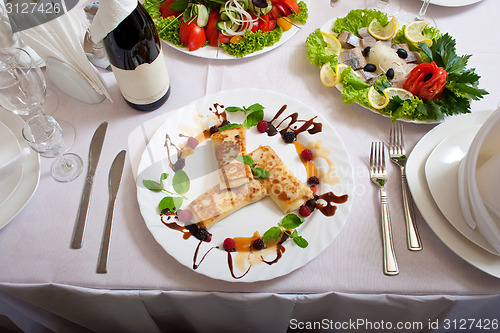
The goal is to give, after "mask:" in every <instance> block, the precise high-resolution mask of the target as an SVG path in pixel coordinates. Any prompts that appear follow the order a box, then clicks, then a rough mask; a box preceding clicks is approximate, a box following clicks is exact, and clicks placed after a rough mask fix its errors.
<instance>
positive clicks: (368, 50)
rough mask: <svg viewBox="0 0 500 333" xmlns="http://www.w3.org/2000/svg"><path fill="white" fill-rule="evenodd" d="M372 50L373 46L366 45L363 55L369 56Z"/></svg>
mask: <svg viewBox="0 0 500 333" xmlns="http://www.w3.org/2000/svg"><path fill="white" fill-rule="evenodd" d="M370 50H371V47H369V46H367V47H365V49H364V50H363V55H364V56H365V57H368V55H369V54H370Z"/></svg>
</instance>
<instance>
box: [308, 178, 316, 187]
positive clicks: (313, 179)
mask: <svg viewBox="0 0 500 333" xmlns="http://www.w3.org/2000/svg"><path fill="white" fill-rule="evenodd" d="M307 185H309V186H316V185H319V178H318V177H316V176H312V177H309V179H308V180H307Z"/></svg>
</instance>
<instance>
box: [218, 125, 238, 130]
mask: <svg viewBox="0 0 500 333" xmlns="http://www.w3.org/2000/svg"><path fill="white" fill-rule="evenodd" d="M241 126H243V125H241V124H228V125H225V126H221V127H219V131H224V130H228V129H231V128H238V127H241Z"/></svg>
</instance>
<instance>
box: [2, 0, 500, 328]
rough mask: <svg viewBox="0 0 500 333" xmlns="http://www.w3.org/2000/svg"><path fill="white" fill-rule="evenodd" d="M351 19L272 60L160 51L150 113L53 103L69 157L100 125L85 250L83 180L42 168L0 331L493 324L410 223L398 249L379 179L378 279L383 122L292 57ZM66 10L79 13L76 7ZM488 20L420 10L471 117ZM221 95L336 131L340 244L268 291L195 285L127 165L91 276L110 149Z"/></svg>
mask: <svg viewBox="0 0 500 333" xmlns="http://www.w3.org/2000/svg"><path fill="white" fill-rule="evenodd" d="M401 3H402V9H406V10H413V11H417V10H418V8H419V7H420V2H419V1H416V0H415V1H410V0H406V1H403V0H401ZM362 6H363V1H354V0H353V1H341V4H340V5H339V6H338V7H336V8H331V7H330V6H329V4H328V1H327V0H312V1H311V4H310V6H309V8H310V11H309V15H310V17H309V20H308V23H307V24H306V25H305V26H304V27H303V28H302V29H301V30H300V31H299V32H298V33H297V34H296V35H295V36H294V37H293V38H292V39H291V40H289V41H288V42H287V43H286V44H284V45H283V46H281V47H279V48H277V49H275V50H273V51H272V52H269V53H266V54H263V55H260V56H257V57H251V58H247V59H243V60H207V59H201V58H197V57H192V56H187V55H185V54H184V53H181V52H179V51H177V50H174V49H172V48H170V47H167V46H165V47H164V55H165V58H166V61H167V67H168V71H169V74H170V77H171V82H172V88H171V89H172V90H171V96H170V98H169V100H168V101H167V103H166V104H165V105H164V106H163V107H161V108H160V109H159V110H157V111H154V112H150V113H143V112H138V111H135V110H133V109H131V108H129V107H128V106H127V105H126V103H125V102H124V101H123V99H122V98H121V96H120V93H119V91H118V87H117V85H116V83H115V82H114V77H113V75H112V74H111V73H109V72H105V73H103V75H104V78H105V80H106V81H107V82H108V84H109V86H110V90H111V94H112V96H113V99H114V103H113V104H111V103H110V102H109V101H107V100H106V101H104V102H102V103H100V104H96V105H88V104H84V103H81V102H79V101H76V100H74V99H72V98H70V97H68V96H65V95H64V94H63V93H61V92H59V91H57V90H55V92H56V93H57V94H58V97H59V107H58V109H57V111H55V113H54V116H55V117H56V118H57V119H59V120H66V121H69V122H71V123H72V124H73V125H74V126H75V128H76V131H77V137H76V141H75V143H74V145H73V147H72V149H71V150H72V151H74V152H76V153H78V154H80V155H81V156H82V157H84V159H85V161H87V154H88V147H89V142H90V139H91V137H92V134H93V132H94V130H95V128H96V127H97V126H98V125H99V124H100V123H101V122H103V121H108V122H109V126H108V132H107V135H106V139H105V144H104V147H103V152H102V156H101V160H100V162H99V167H98V170H97V173H96V179H95V183H94V191H93V194H92V200H91V206H90V212H89V217H88V224H87V230H86V235H85V239H84V245H83V248H82V249H79V250H74V249H70V246H69V245H70V240H71V237H72V234H73V230H74V225H75V217H76V211H77V207H78V204H79V201H80V195H81V192H82V188H83V183H84V180H85V177H84V176H81V177H80V178H78V179H77V180H75V181H73V182H71V183H66V184H63V183H58V182H56V181H54V180H53V179H52V178H51V176H50V174H49V170H50V165H51V162H52V161H51V160H49V159H42V171H41V178H40V184H39V186H38V189H37V191H36V193H35V195H34V196H33V198H32V199H31V200H30V201H29V203H28V205H27V206H26V207H25V208H24V209H23V210H22V211H21V212H20V213H19V214H18V215H17V216H16V218H14V219H13V220H12V221H11V222H10V223H9V224H8V225H7V226H6V227H5V228H3V229H2V230H0V327H11V326H12V323H15V325H17V326H18V327H20V328H22V329H23V330H25V331H32V332H39V331H44V330H45V329H49V330H55V331H80V330H81V331H85V330H90V331H112V330H114V331H136V332H138V331H152V332H153V331H160V330H163V331H166V330H168V328H169V327H171V328H172V331H180V329H185V330H200V331H202V330H208V329H211V330H214V331H215V330H217V329H218V330H219V331H224V330H227V329H229V328H231V329H232V330H233V331H236V330H241V331H246V330H248V331H251V330H252V328H253V329H260V330H261V331H264V328H268V330H267V331H284V330H286V328H287V327H288V326H289V325H290V328H294V327H292V326H293V325H292V322H291V319H293V318H295V319H296V320H298V321H300V320H302V321H307V320H311V321H314V320H316V321H318V320H321V319H322V318H326V319H331V320H334V321H345V320H349V319H351V320H356V319H358V318H365V319H367V320H368V319H369V320H372V321H376V320H382V319H386V320H392V321H394V322H396V321H397V320H401V321H404V322H408V321H411V320H414V321H422V322H425V323H426V324H428V323H429V320H435V319H438V318H456V319H462V318H465V319H467V318H469V315H472V314H474V316H475V317H474V318H479V317H477V315H478V314H483V316H484V318H490V319H493V318H494V317H496V318H497V319H498V317H499V314H498V311H496V312H492V311H487V312H485V311H484V310H485V309H488V310H491V309H498V307H499V305H500V298H499V297H498V296H496V295H500V280H499V279H498V278H495V277H493V276H491V275H488V274H487V273H485V272H483V271H480V270H479V269H476V268H475V267H473V266H471V265H470V264H468V263H467V262H465V261H464V260H462V259H461V258H460V257H458V256H457V255H455V254H454V252H452V251H451V250H450V249H448V248H447V247H446V246H445V245H444V244H443V243H442V242H441V240H440V239H439V238H438V237H437V236H436V235H435V234H434V233H433V232H432V230H431V229H430V228H429V227H428V226H427V224H426V222H425V221H424V220H423V219H422V217H421V216H420V214H419V213H418V212H417V223H418V227H419V231H420V235H421V238H422V241H423V246H424V250H423V251H420V252H410V251H408V250H407V249H406V238H405V226H404V220H403V207H402V203H401V202H400V200H399V196H400V194H401V189H400V183H399V180H398V178H397V177H398V176H399V171H398V170H397V169H396V168H395V167H394V168H392V167H391V166H390V167H389V175H390V177H391V181H389V183H388V187H389V189H388V190H389V191H390V193H391V194H392V196H393V198H394V199H392V200H391V202H390V205H391V206H390V208H391V213H392V219H393V236H394V240H395V250H396V252H397V256H398V261H399V267H400V274H399V275H398V276H395V277H387V276H385V275H383V273H382V263H381V258H382V247H381V231H380V223H379V215H378V212H379V207H378V198H377V196H376V189H375V188H374V187H373V185H372V184H371V183H370V180H369V177H368V171H367V163H368V153H369V146H370V142H371V141H373V140H383V141H388V133H389V128H390V122H389V120H388V119H387V118H383V117H381V116H379V115H377V114H374V113H371V112H369V111H366V110H365V109H362V108H361V107H359V106H356V105H350V106H346V105H344V104H343V103H342V101H341V100H340V98H339V94H338V92H337V91H336V90H335V89H333V88H325V87H324V86H323V85H322V84H321V82H320V81H319V77H318V69H317V68H316V67H314V66H313V65H311V64H309V61H308V60H307V58H306V56H305V51H306V47H305V43H304V42H305V39H306V38H307V36H308V35H309V33H311V32H312V31H313V30H314V29H315V28H317V27H319V26H321V25H322V24H323V23H324V22H326V21H327V20H329V19H330V18H332V17H335V16H344V15H345V14H346V13H347V12H348V11H349V10H350V9H353V8H360V7H362ZM75 10H80V11H81V6H80V5H79V6H78V7H77V8H75ZM499 12H500V3H499V2H496V1H493V0H483V1H480V2H479V3H476V4H473V5H469V6H464V7H456V8H452V7H439V6H435V5H430V6H429V9H428V13H429V14H430V15H432V16H433V18H434V19H435V20H436V22H437V24H438V27H439V28H440V29H441V30H442V31H447V32H449V33H450V34H451V35H452V36H454V37H456V39H457V51H458V53H459V54H472V55H473V56H472V57H471V58H470V61H469V66H470V67H475V68H476V71H477V73H478V74H479V75H481V77H482V78H481V80H480V85H481V87H482V88H484V89H486V90H488V91H489V92H490V94H489V95H487V96H486V97H485V98H484V99H483V100H481V101H480V102H472V109H473V111H480V110H491V109H494V108H496V106H497V104H498V102H499V100H500V89H499V88H498V83H497V82H498V75H499V74H500V70H499V67H498V65H497V64H496V60H497V59H498V57H499V56H500V44H499V43H497V42H495V38H496V36H497V35H498V34H497V32H498V25H497V14H498V13H499ZM77 14H78V16H80V17H82V14H81V13H77ZM233 88H261V89H269V90H273V91H276V92H280V93H284V94H287V95H290V96H293V97H295V98H298V99H300V100H302V101H303V102H305V103H307V104H309V105H310V106H311V107H312V108H313V109H315V110H317V111H318V112H319V113H321V114H322V115H324V116H325V117H326V118H327V119H328V120H329V121H330V122H331V123H332V125H333V126H334V127H335V128H336V130H337V131H338V133H339V134H340V136H341V137H342V139H343V140H344V142H345V145H346V147H347V149H348V151H349V153H350V155H351V162H352V164H353V167H354V176H355V182H356V185H355V198H354V202H353V206H352V213H351V215H350V216H349V219H348V221H347V223H346V225H345V227H344V229H343V230H342V232H341V234H340V235H339V236H338V237H337V239H335V241H334V242H333V244H332V245H331V246H329V247H328V248H327V249H326V250H325V251H324V252H323V253H322V254H321V255H319V256H318V257H317V258H316V259H314V260H312V261H311V262H310V263H308V264H307V265H305V266H304V267H302V268H301V269H298V270H297V271H295V272H292V273H291V274H288V275H286V276H283V277H280V278H277V279H274V280H270V281H264V282H258V283H241V282H223V281H218V280H213V279H210V278H207V277H205V276H202V275H200V274H197V273H196V272H195V271H193V270H191V269H189V268H186V267H184V266H182V265H180V264H179V263H178V262H177V261H176V260H175V259H174V258H172V257H171V256H170V255H168V254H167V253H166V252H165V251H164V250H163V249H162V248H161V247H160V246H159V245H158V244H157V243H156V242H155V240H154V239H153V237H152V235H151V233H150V232H149V231H148V229H147V228H146V227H145V224H144V221H143V219H142V217H141V215H140V213H139V209H138V204H137V200H136V189H135V181H134V178H133V170H132V165H133V163H132V162H133V161H132V162H131V161H130V160H127V163H126V165H125V170H124V176H123V180H122V184H121V188H120V191H119V193H118V200H117V203H116V210H115V223H114V227H113V228H114V229H113V238H112V244H111V249H110V263H109V269H108V273H107V274H96V273H95V269H96V264H97V256H98V254H99V247H100V241H101V236H102V230H103V226H104V218H105V213H106V205H107V198H108V194H107V177H108V168H109V166H110V165H111V162H112V160H113V158H114V156H115V155H116V154H117V153H118V152H119V151H120V150H121V149H127V150H129V153H130V152H133V151H134V150H133V147H132V146H131V145H130V142H129V134H130V133H131V132H132V131H134V130H135V129H136V128H137V127H138V126H139V125H140V124H142V123H145V122H148V121H150V120H152V119H154V118H156V117H159V116H160V117H161V116H162V115H164V114H166V113H168V112H169V111H172V110H175V109H177V108H179V107H182V106H184V105H186V104H188V103H189V102H191V101H193V100H196V99H199V98H201V97H203V96H205V95H206V94H210V93H214V92H217V91H220V90H226V89H233ZM54 89H55V88H54ZM158 125H159V124H158ZM432 128H433V125H421V124H407V125H405V141H406V145H407V147H408V148H409V149H411V148H412V147H413V146H414V145H415V144H416V142H417V141H418V140H419V139H420V138H421V137H422V136H423V135H424V134H425V133H426V132H427V131H429V130H430V129H432ZM132 155H133V154H129V156H132ZM132 157H133V156H132ZM84 172H85V171H84ZM392 180H393V181H392ZM229 311H232V314H231V313H230V312H229ZM233 314H234V315H235V316H233ZM235 318H240V319H238V320H236V319H235ZM174 319H175V320H174ZM252 323H253V324H252ZM168 325H172V326H168ZM427 326H429V325H427ZM427 326H425V327H427ZM297 327H298V326H297ZM409 331H419V330H415V329H413V330H409Z"/></svg>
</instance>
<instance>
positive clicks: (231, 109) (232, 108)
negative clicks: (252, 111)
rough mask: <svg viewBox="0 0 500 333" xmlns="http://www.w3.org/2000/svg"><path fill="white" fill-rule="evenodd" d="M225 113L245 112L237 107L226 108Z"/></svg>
mask: <svg viewBox="0 0 500 333" xmlns="http://www.w3.org/2000/svg"><path fill="white" fill-rule="evenodd" d="M226 111H227V112H240V111H245V110H243V109H242V108H240V107H237V106H228V107H227V108H226Z"/></svg>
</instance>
